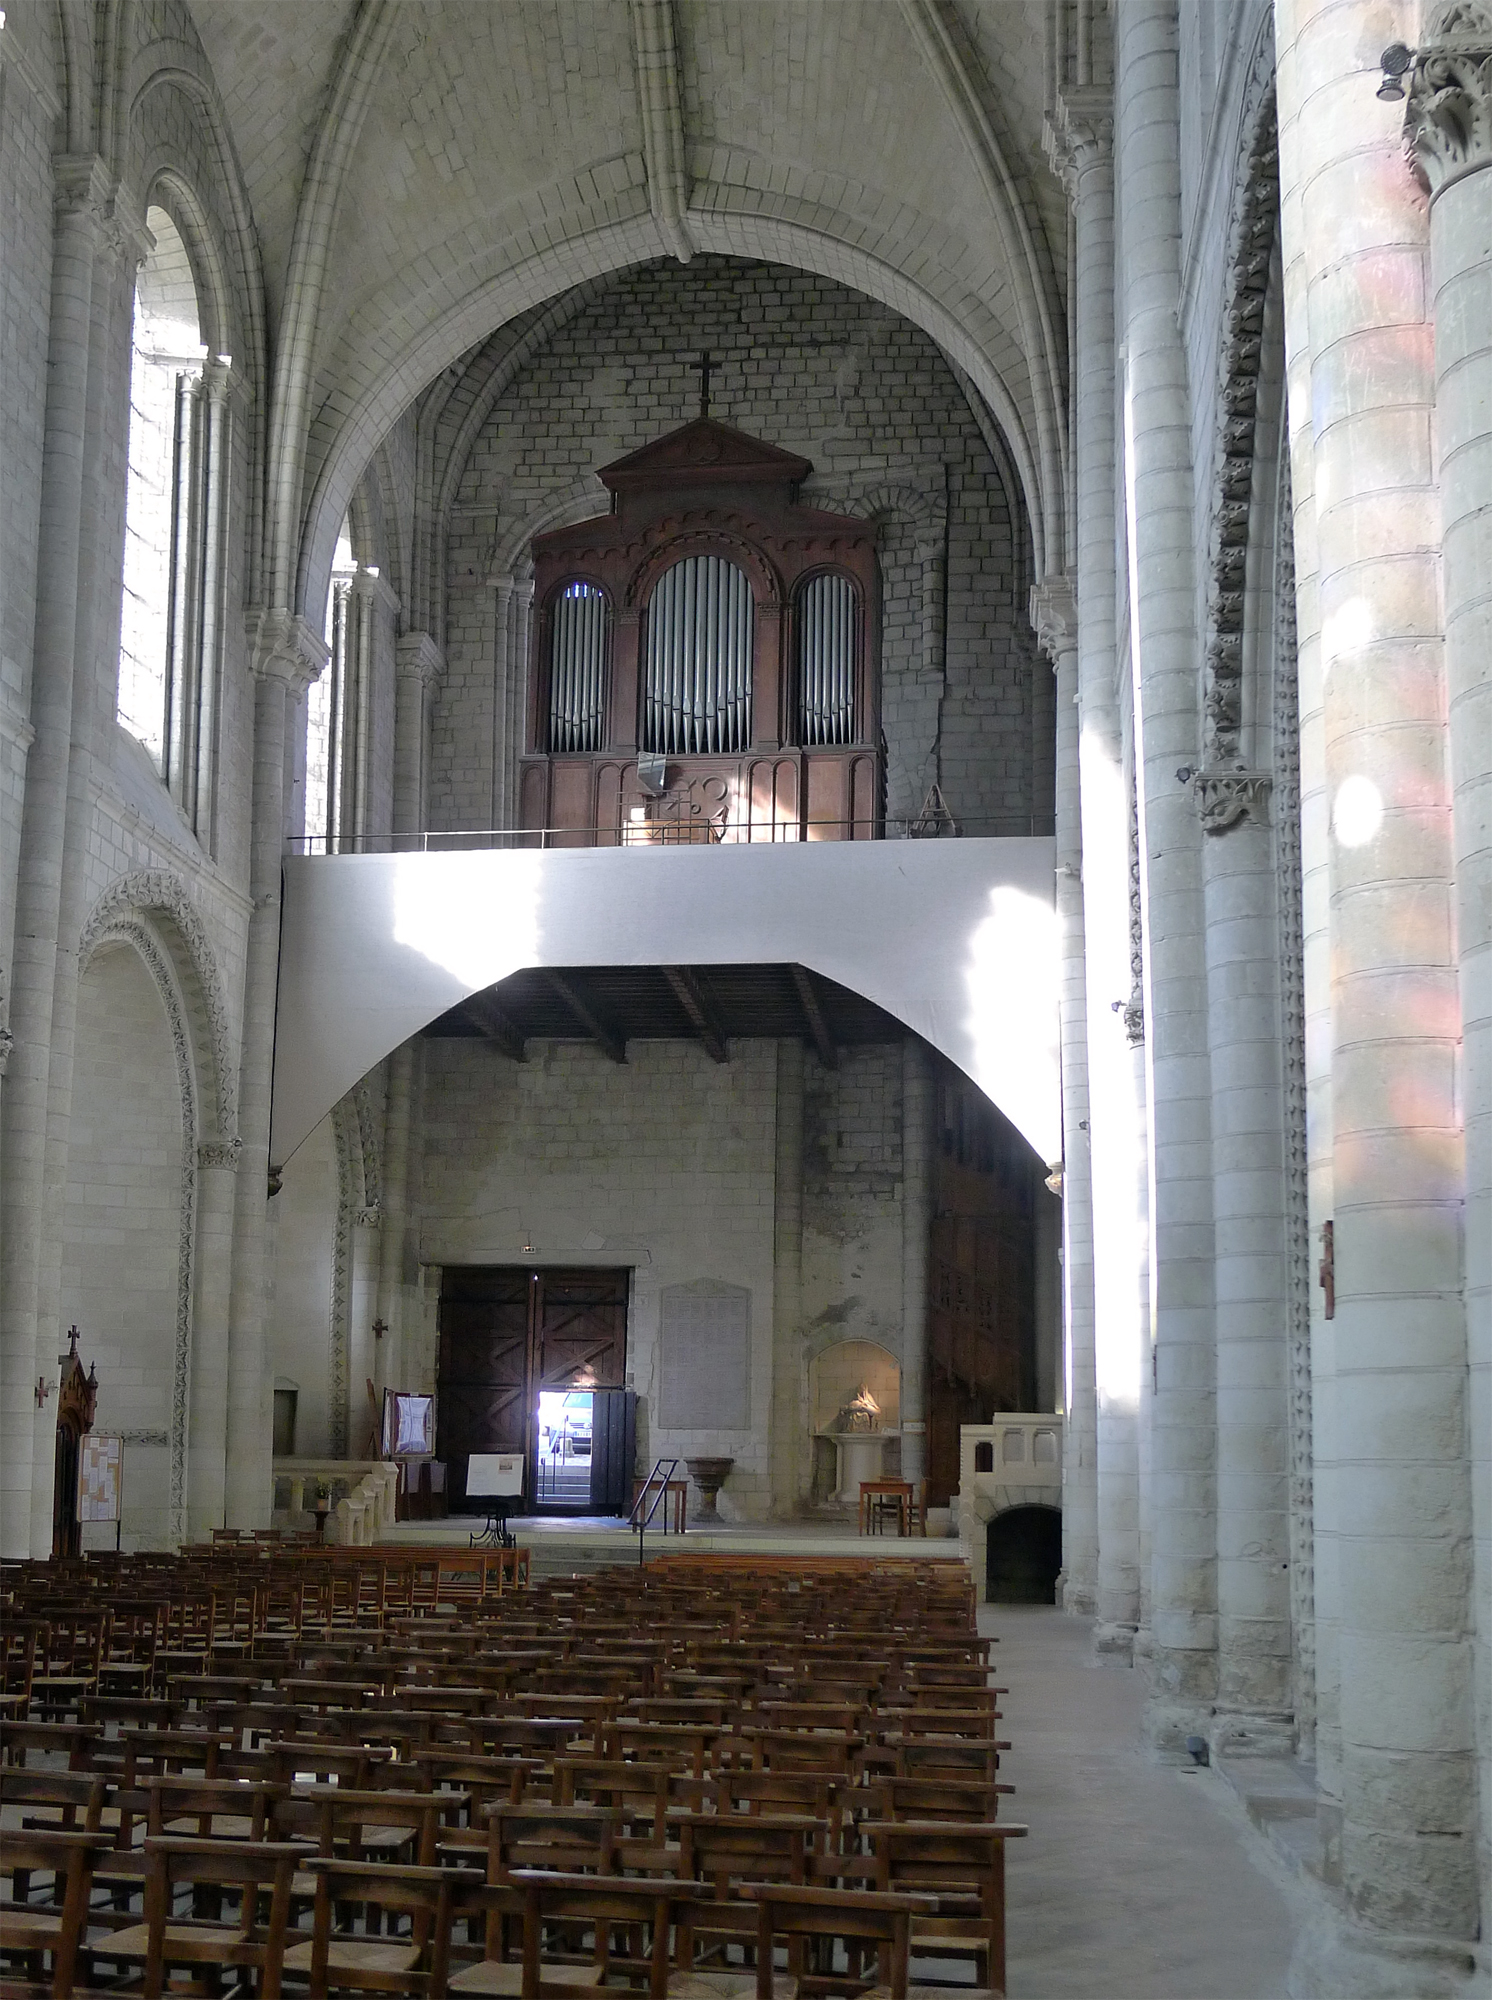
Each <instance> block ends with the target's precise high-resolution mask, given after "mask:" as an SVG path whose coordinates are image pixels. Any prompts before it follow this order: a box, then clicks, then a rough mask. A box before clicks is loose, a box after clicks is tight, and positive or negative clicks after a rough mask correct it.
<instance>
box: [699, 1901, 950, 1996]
mask: <svg viewBox="0 0 1492 2000" xmlns="http://www.w3.org/2000/svg"><path fill="white" fill-rule="evenodd" d="M744 1893H745V1894H746V1896H747V1897H748V1898H749V1899H750V1900H751V1901H753V1902H755V1903H756V1905H757V1911H758V1918H757V1936H756V1989H755V1991H756V2000H774V1996H775V2000H781V1988H780V1987H779V1985H778V1982H777V1980H776V1978H775V1975H774V1968H773V1946H774V1944H775V1942H776V1940H777V1939H778V1938H783V1939H785V1940H786V1941H787V1944H788V1948H789V1954H790V1963H791V1954H792V1948H793V1947H794V1946H795V1945H802V1944H806V1943H807V1942H808V1941H809V1940H811V1939H814V1940H816V1939H827V1940H829V1941H830V1942H831V1943H832V1942H834V1941H843V1943H844V1944H845V1945H846V1947H847V1958H848V1964H849V1967H850V1968H851V1969H850V1970H848V1971H846V1972H845V1973H841V1974H836V1973H832V1972H824V1971H815V1972H802V1973H799V1975H798V1977H797V1981H796V1987H795V1991H796V1994H797V1996H799V2000H806V1996H809V1995H812V1994H819V1993H832V1994H848V1995H863V1994H866V1993H874V1994H875V1995H876V1996H877V2000H907V1958H908V1948H909V1943H910V1936H911V1926H912V1921H913V1919H914V1918H915V1917H917V1916H921V1915H925V1914H926V1913H927V1912H928V1911H929V1910H930V1909H931V1908H933V1907H935V1906H936V1898H934V1897H931V1896H922V1895H913V1894H886V1893H884V1892H877V1891H875V1890H859V1889H820V1888H795V1887H793V1886H791V1885H784V1884H778V1883H762V1884H755V1883H752V1884H748V1885H747V1886H746V1889H745V1892H744ZM870 1946H874V1947H875V1950H876V1954H877V1958H878V1960H879V1961H880V1977H879V1980H875V1979H868V1978H866V1977H864V1976H862V1974H861V1973H860V1971H859V1969H858V1968H859V1965H860V1962H861V1960H862V1957H863V1955H864V1953H865V1951H866V1949H867V1947H870ZM821 1962H822V1963H823V1964H827V1963H828V1960H827V1959H823V1960H822V1961H821ZM705 1990H706V1993H709V1992H710V1989H709V1988H706V1989H705ZM673 2000H696V1996H695V1994H694V1993H693V1992H692V1991H691V1989H690V1988H689V1987H686V1986H684V1985H683V1982H680V1983H679V1985H678V1986H676V1987H675V1988H674V1989H673ZM699 2000H704V1996H703V1995H700V1996H699ZM712 2000H714V1996H713V1995H712Z"/></svg>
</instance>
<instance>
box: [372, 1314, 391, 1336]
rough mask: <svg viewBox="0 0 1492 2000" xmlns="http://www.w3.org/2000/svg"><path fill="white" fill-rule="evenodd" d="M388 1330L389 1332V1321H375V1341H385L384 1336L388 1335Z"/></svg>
mask: <svg viewBox="0 0 1492 2000" xmlns="http://www.w3.org/2000/svg"><path fill="white" fill-rule="evenodd" d="M388 1330H389V1328H388V1321H387V1320H382V1319H376V1320H374V1322H373V1338H374V1339H375V1340H382V1339H383V1336H384V1335H385V1334H386V1333H387V1332H388Z"/></svg>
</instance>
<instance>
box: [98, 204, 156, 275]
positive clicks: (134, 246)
mask: <svg viewBox="0 0 1492 2000" xmlns="http://www.w3.org/2000/svg"><path fill="white" fill-rule="evenodd" d="M103 242H104V246H105V248H106V249H108V250H109V251H111V252H112V253H113V255H114V256H115V257H116V258H117V259H118V261H119V263H120V265H121V267H122V268H123V269H124V270H126V271H128V272H129V273H130V274H131V276H133V274H134V273H135V272H136V271H138V270H139V268H140V266H141V265H142V264H143V263H144V262H145V259H146V258H147V257H148V256H149V254H150V252H151V251H152V250H153V249H154V248H155V237H154V236H153V235H152V234H151V232H150V230H149V229H148V228H147V227H146V223H145V211H144V209H143V208H141V206H140V204H139V202H138V201H136V199H135V197H134V195H133V194H132V193H131V191H130V189H129V188H128V187H126V186H125V184H124V182H123V181H120V182H118V183H117V184H116V185H115V188H114V191H113V194H112V196H111V198H110V201H109V208H108V214H107V216H106V218H105V223H104V234H103Z"/></svg>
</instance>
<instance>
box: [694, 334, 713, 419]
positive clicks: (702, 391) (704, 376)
mask: <svg viewBox="0 0 1492 2000" xmlns="http://www.w3.org/2000/svg"><path fill="white" fill-rule="evenodd" d="M691 365H692V367H693V369H694V372H695V374H696V375H697V376H698V377H699V414H700V415H701V416H702V417H707V416H708V415H709V414H710V377H711V376H712V375H714V374H716V373H718V371H719V368H720V363H719V362H718V361H712V360H711V359H710V357H709V355H708V354H706V353H705V351H704V349H703V348H701V349H700V356H699V359H698V361H696V362H693V363H692V364H691Z"/></svg>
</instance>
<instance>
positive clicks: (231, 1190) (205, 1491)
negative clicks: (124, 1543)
mask: <svg viewBox="0 0 1492 2000" xmlns="http://www.w3.org/2000/svg"><path fill="white" fill-rule="evenodd" d="M241 1150H242V1148H241V1147H240V1145H239V1142H238V1140H237V1139H208V1140H204V1142H203V1143H202V1144H201V1145H200V1146H199V1147H198V1148H197V1217H196V1230H197V1235H196V1252H195V1260H194V1265H193V1271H192V1284H193V1297H192V1380H191V1411H190V1415H189V1418H188V1430H187V1538H188V1540H190V1541H194V1542H205V1541H210V1540H211V1538H212V1531H213V1529H214V1528H221V1527H222V1526H223V1524H224V1523H223V1509H224V1504H225V1481H226V1476H227V1458H228V1319H229V1305H230V1301H231V1298H232V1290H233V1210H234V1205H235V1198H236V1195H237V1192H238V1156H239V1153H240V1152H241Z"/></svg>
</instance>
